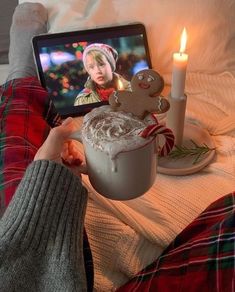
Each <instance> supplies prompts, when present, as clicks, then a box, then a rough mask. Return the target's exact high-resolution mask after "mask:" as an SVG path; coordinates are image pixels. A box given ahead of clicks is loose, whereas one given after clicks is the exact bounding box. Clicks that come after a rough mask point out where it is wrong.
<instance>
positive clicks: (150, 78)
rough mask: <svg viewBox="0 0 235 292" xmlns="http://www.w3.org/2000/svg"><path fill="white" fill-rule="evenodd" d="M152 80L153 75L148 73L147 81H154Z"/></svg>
mask: <svg viewBox="0 0 235 292" xmlns="http://www.w3.org/2000/svg"><path fill="white" fill-rule="evenodd" d="M154 80H155V79H154V77H153V76H151V75H149V76H148V77H147V81H148V82H152V81H154Z"/></svg>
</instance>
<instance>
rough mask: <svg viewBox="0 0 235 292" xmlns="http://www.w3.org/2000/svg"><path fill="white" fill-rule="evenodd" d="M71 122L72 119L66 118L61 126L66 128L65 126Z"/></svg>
mask: <svg viewBox="0 0 235 292" xmlns="http://www.w3.org/2000/svg"><path fill="white" fill-rule="evenodd" d="M72 121H73V118H71V117H68V118H67V119H66V120H64V121H63V122H62V125H65V126H67V125H68V124H70V123H71V122H72Z"/></svg>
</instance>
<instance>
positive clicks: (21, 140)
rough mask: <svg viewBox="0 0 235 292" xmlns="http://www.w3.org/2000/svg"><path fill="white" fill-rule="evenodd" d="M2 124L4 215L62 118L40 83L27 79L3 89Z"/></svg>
mask: <svg viewBox="0 0 235 292" xmlns="http://www.w3.org/2000/svg"><path fill="white" fill-rule="evenodd" d="M0 120H1V122H0V167H1V168H0V169H1V171H0V210H1V212H4V210H5V208H6V207H7V205H8V204H9V202H10V200H11V198H12V196H13V194H14V192H15V189H16V187H17V186H18V183H19V182H20V180H21V179H22V177H23V175H24V171H25V169H26V167H27V166H28V164H29V163H30V162H31V161H32V160H33V157H34V155H35V153H36V151H37V149H38V148H39V147H40V146H41V144H42V142H43V141H44V140H45V138H46V137H47V135H48V132H49V130H50V127H49V125H50V126H51V127H54V126H56V125H58V123H60V118H59V116H58V114H57V113H56V111H55V109H54V107H53V104H52V102H51V101H50V99H49V98H48V94H47V92H46V91H45V90H44V89H43V88H42V87H41V86H40V85H39V83H38V81H37V79H36V78H26V79H16V80H12V81H9V82H8V83H7V84H5V85H3V86H2V87H1V88H0ZM47 123H48V124H49V125H48V124H47Z"/></svg>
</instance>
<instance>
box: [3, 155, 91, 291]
mask: <svg viewBox="0 0 235 292" xmlns="http://www.w3.org/2000/svg"><path fill="white" fill-rule="evenodd" d="M86 203H87V191H86V189H85V188H84V187H83V186H82V184H81V181H80V179H79V178H78V177H76V176H74V175H73V174H72V173H71V172H70V170H69V169H67V168H66V167H64V166H62V165H60V164H56V163H54V162H52V161H45V160H41V161H34V162H32V163H31V165H30V166H29V167H28V168H27V170H26V173H25V176H24V178H23V179H22V181H21V183H20V185H19V187H18V189H17V191H16V193H15V195H14V197H13V199H12V201H11V203H10V205H9V207H8V208H7V210H6V212H5V214H4V216H3V217H2V219H1V221H0V291H1V292H5V291H8V292H11V291H20V292H26V291H30V292H37V291H45V292H51V291H53V292H54V291H56V292H60V291H61V292H62V291H63V292H70V291H86V276H85V268H84V261H83V246H82V243H83V227H84V216H85V208H86Z"/></svg>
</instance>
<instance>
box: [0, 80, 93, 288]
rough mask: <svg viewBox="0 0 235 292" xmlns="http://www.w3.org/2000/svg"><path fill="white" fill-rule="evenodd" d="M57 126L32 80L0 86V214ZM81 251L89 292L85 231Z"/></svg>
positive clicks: (46, 100)
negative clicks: (35, 156)
mask: <svg viewBox="0 0 235 292" xmlns="http://www.w3.org/2000/svg"><path fill="white" fill-rule="evenodd" d="M60 123H61V118H60V116H59V115H58V113H57V112H56V110H55V108H54V105H53V103H52V101H51V100H50V99H49V97H48V94H47V92H46V90H45V89H43V88H42V87H41V86H40V84H39V82H38V80H37V79H36V78H34V77H32V78H23V79H15V80H12V81H9V82H8V83H6V84H4V85H3V86H2V87H0V211H1V213H3V212H4V211H5V209H6V207H7V205H8V204H9V202H10V200H11V198H12V196H13V195H14V192H15V190H16V188H17V186H18V184H19V182H20V181H21V179H22V177H23V175H24V172H25V169H26V168H27V166H28V165H29V163H30V162H31V161H32V160H33V158H34V155H35V154H36V151H37V149H38V148H39V147H40V146H41V144H42V143H43V142H44V140H45V138H46V137H47V135H48V133H49V130H50V127H55V126H58V125H59V124H60ZM1 213H0V215H1ZM83 251H84V259H85V262H86V264H85V267H86V274H87V282H88V291H92V286H93V263H92V257H91V251H90V247H89V243H88V239H87V235H86V232H84V238H83Z"/></svg>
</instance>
